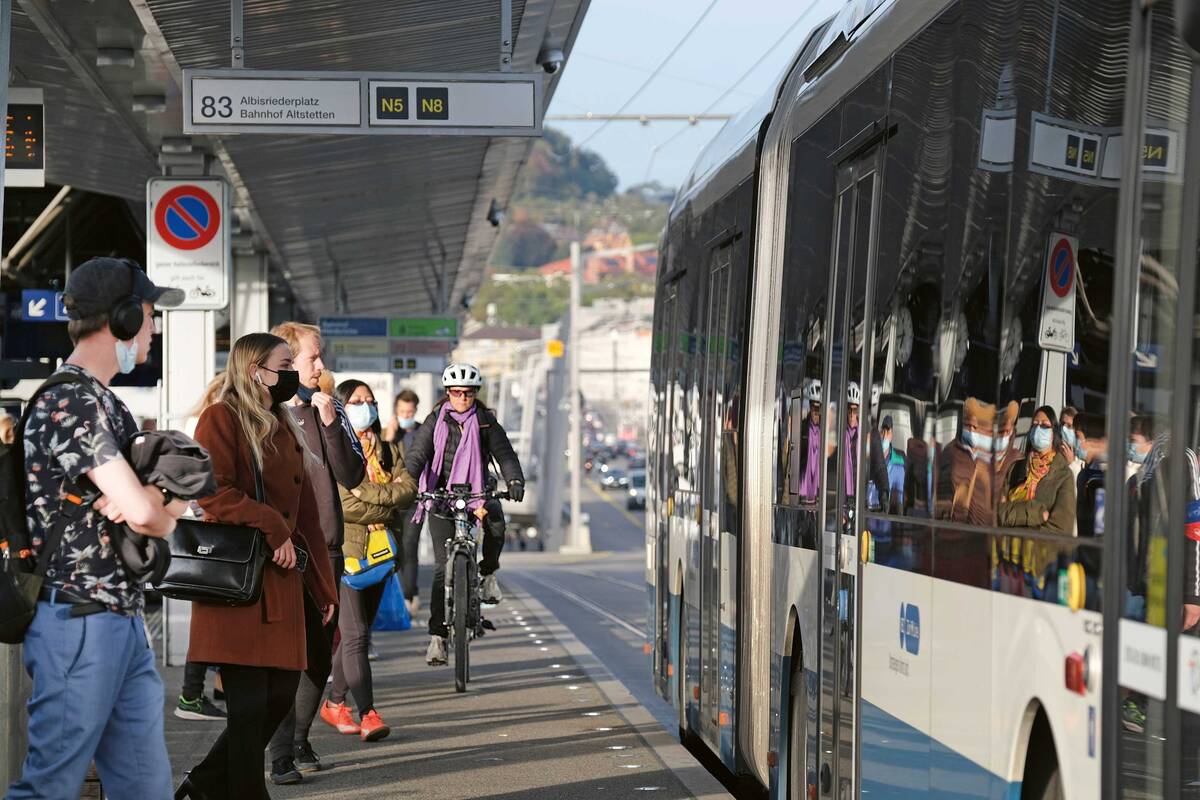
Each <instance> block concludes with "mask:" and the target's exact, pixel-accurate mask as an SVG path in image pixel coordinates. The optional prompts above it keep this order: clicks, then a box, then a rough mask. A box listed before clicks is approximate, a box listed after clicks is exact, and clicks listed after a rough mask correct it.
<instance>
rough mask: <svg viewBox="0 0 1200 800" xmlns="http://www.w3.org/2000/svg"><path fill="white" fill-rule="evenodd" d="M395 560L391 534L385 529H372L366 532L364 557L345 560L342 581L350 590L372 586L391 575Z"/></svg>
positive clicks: (394, 547)
mask: <svg viewBox="0 0 1200 800" xmlns="http://www.w3.org/2000/svg"><path fill="white" fill-rule="evenodd" d="M395 558H396V539H395V537H394V536H392V532H391V531H390V530H388V529H387V528H373V529H371V530H369V531H367V552H366V557H365V558H347V559H346V574H345V575H343V576H342V580H343V581H344V582H345V583H346V585H347V586H349V587H350V588H351V589H365V588H367V587H368V586H374V585H375V584H376V583H379V582H380V581H381V580H383V579H384V578H386V577H387V576H388V575H391V574H392V569H393V568H394V567H395Z"/></svg>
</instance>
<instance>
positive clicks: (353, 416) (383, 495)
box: [321, 380, 416, 742]
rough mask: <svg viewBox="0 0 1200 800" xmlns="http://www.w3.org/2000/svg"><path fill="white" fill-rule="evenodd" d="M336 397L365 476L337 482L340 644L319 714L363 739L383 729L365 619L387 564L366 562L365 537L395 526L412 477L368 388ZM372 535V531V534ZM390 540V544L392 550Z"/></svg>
mask: <svg viewBox="0 0 1200 800" xmlns="http://www.w3.org/2000/svg"><path fill="white" fill-rule="evenodd" d="M337 398H338V399H339V400H341V401H342V404H343V405H344V406H345V408H346V418H347V419H348V420H349V421H350V425H351V427H353V428H354V432H355V433H356V434H357V435H358V442H359V444H361V445H362V450H363V455H364V457H365V458H366V462H367V477H366V478H365V479H364V480H363V482H362V483H361V484H359V485H358V486H357V487H355V488H354V489H351V490H347V489H346V488H345V487H344V486H339V487H338V492H339V494H340V495H341V500H342V513H343V514H344V515H345V518H346V538H345V541H344V542H343V544H342V553H343V554H344V555H345V556H346V565H347V569H346V572H347V574H346V576H344V577H343V578H342V580H341V585H340V586H339V587H338V591H339V598H340V600H341V613H340V615H339V616H338V631H339V632H340V633H341V635H342V639H341V644H340V645H338V649H337V651H336V652H334V654H333V689H332V692H331V693H330V696H329V700H327V701H325V703H324V704H322V706H321V719H323V720H324V721H325V722H327V723H328V724H329V725H331V726H333V727H334V728H335V729H337V731H338V733H345V734H357V735H359V736H360V737H361V738H362V740H363V741H364V742H373V741H376V740H379V739H382V738H384V737H386V736H387V735H388V733H389V732H390V729H389V728H388V726H387V725H386V724H384V722H383V720H382V719H380V717H379V713H378V712H377V711H376V710H375V694H374V688H373V685H372V680H371V666H370V664H369V663H368V661H367V646H368V644H369V643H370V638H369V635H370V631H371V623H373V622H374V621H375V613H376V612H377V611H378V610H379V602H380V600H381V599H383V590H384V587H385V586H387V582H388V581H389V580H391V576H392V570H391V569H390V565H389V567H388V568H384V565H383V564H379V565H376V566H370V565H369V559H368V555H369V554H370V552H371V550H372V549H373V548H372V547H371V546H370V545H369V543H370V540H371V537H372V534H373V533H376V534H379V535H380V536H386V535H387V534H386V533H384V531H399V530H400V528H401V525H402V521H403V518H404V515H405V514H406V513H407V512H406V509H408V508H409V507H410V506H411V505H412V501H413V496H414V493H415V491H416V484H415V483H414V482H413V479H412V478H411V477H409V474H408V473H407V472H405V470H404V446H403V445H401V444H399V443H392V442H386V441H384V440H383V433H382V428H381V427H380V424H379V407H378V406H377V405H376V404H375V395H374V394H373V393H372V392H371V387H369V386H367V385H366V384H365V383H363V382H362V381H357V380H347V381H342V382H341V383H340V384H339V385H338V387H337ZM377 538H378V537H377ZM394 549H395V548H394V547H393V551H394ZM347 694H351V695H353V696H354V702H355V705H357V706H358V716H359V721H358V722H355V721H354V717H353V715H352V714H351V713H350V709H349V707H348V706H347V705H346V695H347Z"/></svg>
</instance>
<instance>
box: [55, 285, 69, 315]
mask: <svg viewBox="0 0 1200 800" xmlns="http://www.w3.org/2000/svg"><path fill="white" fill-rule="evenodd" d="M54 319H55V321H56V322H70V321H71V317H70V316H69V315H68V314H67V306H66V304H64V303H63V293H62V292H55V293H54Z"/></svg>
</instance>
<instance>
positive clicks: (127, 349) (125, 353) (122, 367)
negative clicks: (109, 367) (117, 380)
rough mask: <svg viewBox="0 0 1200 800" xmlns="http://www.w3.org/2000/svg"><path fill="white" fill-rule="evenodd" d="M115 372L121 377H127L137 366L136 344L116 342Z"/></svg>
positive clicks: (135, 342) (134, 342)
mask: <svg viewBox="0 0 1200 800" xmlns="http://www.w3.org/2000/svg"><path fill="white" fill-rule="evenodd" d="M116 344H117V370H118V371H120V373H121V374H122V375H128V374H129V373H131V372H133V368H134V367H136V366H137V357H138V343H137V340H136V339H135V340H134V341H131V342H129V343H128V344H126V343H125V342H120V341H119V342H117V343H116Z"/></svg>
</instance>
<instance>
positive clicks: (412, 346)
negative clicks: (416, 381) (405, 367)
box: [391, 339, 454, 356]
mask: <svg viewBox="0 0 1200 800" xmlns="http://www.w3.org/2000/svg"><path fill="white" fill-rule="evenodd" d="M391 343H392V347H391V353H392V355H395V356H448V355H450V351H451V350H453V349H454V340H453V339H392V340H391Z"/></svg>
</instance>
